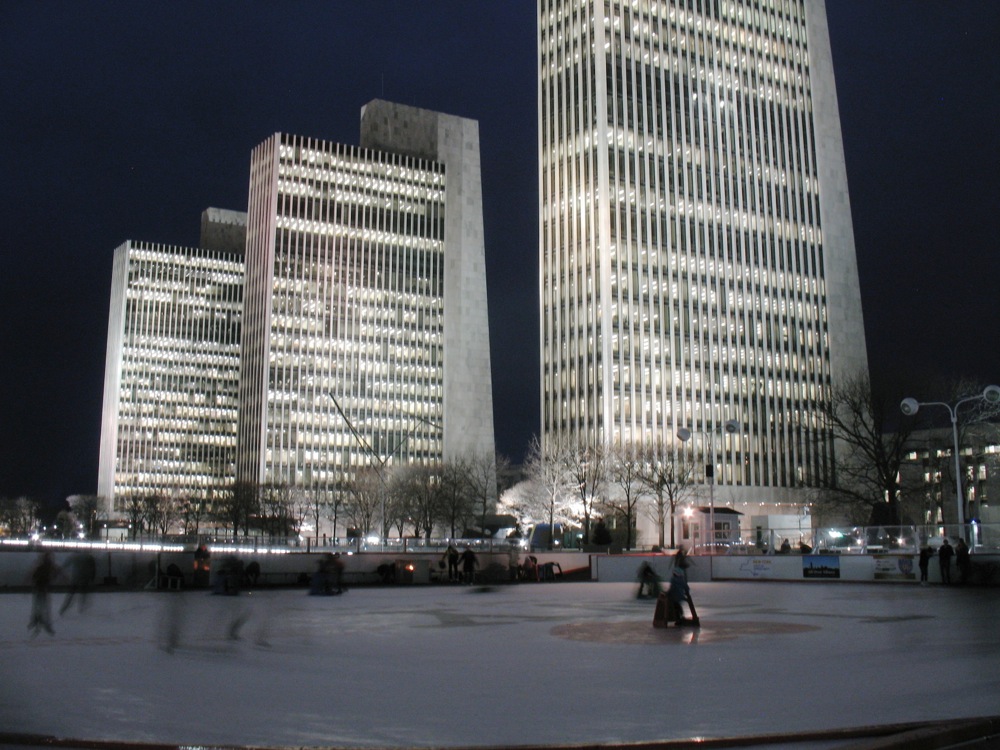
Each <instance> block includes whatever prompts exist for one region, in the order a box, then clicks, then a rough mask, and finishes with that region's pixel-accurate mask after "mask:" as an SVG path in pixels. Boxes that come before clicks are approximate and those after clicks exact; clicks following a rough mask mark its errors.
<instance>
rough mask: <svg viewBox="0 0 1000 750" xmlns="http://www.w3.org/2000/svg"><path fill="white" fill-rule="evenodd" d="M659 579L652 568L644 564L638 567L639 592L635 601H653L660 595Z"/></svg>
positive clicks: (646, 563)
mask: <svg viewBox="0 0 1000 750" xmlns="http://www.w3.org/2000/svg"><path fill="white" fill-rule="evenodd" d="M661 591H662V587H661V586H660V577H659V576H658V575H656V571H655V570H654V569H653V566H652V565H650V564H649V563H648V562H644V563H643V564H642V565H640V566H639V592H638V593H637V594H636V597H635V598H636V599H655V598H656V597H658V596H659V595H660V592H661Z"/></svg>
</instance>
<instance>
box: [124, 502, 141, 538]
mask: <svg viewBox="0 0 1000 750" xmlns="http://www.w3.org/2000/svg"><path fill="white" fill-rule="evenodd" d="M122 510H123V511H124V513H125V518H127V519H128V535H129V537H130V538H132V539H135V538H136V537H137V536H139V535H140V534H142V529H143V520H144V518H145V515H146V511H145V500H144V498H143V496H142V495H129V496H128V497H126V498H125V501H124V502H123V503H122Z"/></svg>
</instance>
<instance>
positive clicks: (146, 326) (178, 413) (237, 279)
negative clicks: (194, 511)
mask: <svg viewBox="0 0 1000 750" xmlns="http://www.w3.org/2000/svg"><path fill="white" fill-rule="evenodd" d="M245 231H246V214H244V213H240V212H235V211H225V210H221V209H208V210H207V211H205V212H204V214H203V216H202V240H201V242H202V246H201V247H198V248H188V247H176V246H171V245H164V244H159V243H150V242H134V241H127V242H125V243H123V244H122V245H121V246H119V247H118V248H117V249H116V250H115V253H114V266H113V271H112V289H111V309H110V314H109V322H108V348H107V360H106V366H105V381H104V408H103V413H102V423H101V446H100V465H99V470H98V494H99V495H100V496H101V497H103V498H106V499H110V500H112V501H113V504H112V506H111V508H110V510H111V511H112V513H113V514H114V515H120V514H121V513H122V512H123V510H124V506H125V504H126V502H127V501H128V499H129V498H138V499H141V498H143V497H147V496H166V497H173V498H176V499H179V500H190V499H203V500H210V499H211V498H212V496H213V493H215V492H219V491H221V490H222V489H223V488H224V487H225V486H226V485H227V484H231V483H232V481H233V477H234V475H235V464H236V414H237V402H238V378H239V346H240V318H241V314H242V304H243V248H242V246H243V242H244V238H245Z"/></svg>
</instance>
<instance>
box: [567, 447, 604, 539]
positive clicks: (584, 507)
mask: <svg viewBox="0 0 1000 750" xmlns="http://www.w3.org/2000/svg"><path fill="white" fill-rule="evenodd" d="M563 459H564V460H565V462H566V473H567V475H568V476H569V481H570V483H571V484H572V486H573V489H574V492H575V495H576V500H577V501H578V502H579V503H580V514H581V516H582V518H583V539H584V542H585V543H589V542H590V521H591V518H592V517H593V515H594V505H595V504H596V503H597V502H598V501H599V499H600V498H601V497H602V496H603V495H604V492H605V489H606V484H607V481H608V449H607V448H606V447H605V446H603V445H600V444H597V445H587V444H585V443H579V444H578V445H577V446H576V447H575V448H574V449H572V450H569V451H565V452H564V453H563Z"/></svg>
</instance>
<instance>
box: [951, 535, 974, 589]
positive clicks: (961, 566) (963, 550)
mask: <svg viewBox="0 0 1000 750" xmlns="http://www.w3.org/2000/svg"><path fill="white" fill-rule="evenodd" d="M955 565H957V566H958V582H959V583H966V582H967V581H968V580H969V571H970V569H971V568H972V559H971V558H970V557H969V545H968V544H966V543H965V540H964V539H959V540H958V543H957V544H956V545H955Z"/></svg>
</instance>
